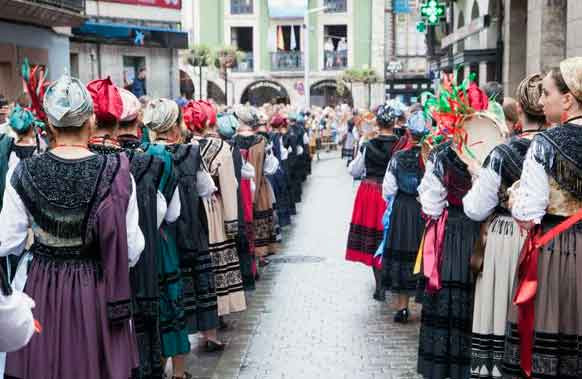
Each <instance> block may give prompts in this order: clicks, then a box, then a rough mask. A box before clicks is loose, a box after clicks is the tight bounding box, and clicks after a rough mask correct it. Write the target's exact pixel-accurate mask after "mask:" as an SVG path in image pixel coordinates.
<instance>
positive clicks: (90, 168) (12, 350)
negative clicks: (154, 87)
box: [0, 76, 311, 379]
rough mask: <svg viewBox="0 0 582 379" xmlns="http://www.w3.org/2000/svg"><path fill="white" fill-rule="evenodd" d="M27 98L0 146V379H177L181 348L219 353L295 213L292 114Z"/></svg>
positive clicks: (301, 164)
mask: <svg viewBox="0 0 582 379" xmlns="http://www.w3.org/2000/svg"><path fill="white" fill-rule="evenodd" d="M45 89H46V90H45ZM42 92H44V96H42V97H39V96H38V93H37V92H36V91H34V92H31V93H32V95H31V96H32V99H31V103H32V106H31V109H26V108H24V107H21V106H19V105H16V106H14V107H13V109H12V110H11V112H10V114H9V118H8V125H9V129H11V133H10V134H11V135H8V134H2V135H0V190H1V191H0V193H1V194H3V196H2V197H0V207H1V213H0V220H2V227H1V228H0V256H2V257H6V258H5V259H3V260H2V265H1V266H0V278H1V279H2V280H1V281H0V282H1V283H2V286H1V292H0V329H1V330H2V336H1V338H0V351H4V352H9V353H8V354H7V355H6V356H5V375H6V377H8V378H26V379H34V378H38V379H49V378H51V379H57V378H58V379H73V378H75V379H77V378H94V379H127V378H162V377H165V374H164V371H165V367H166V363H167V362H168V361H171V366H172V370H173V373H172V375H171V377H173V378H189V377H191V375H190V374H189V373H188V372H186V368H185V357H186V355H187V354H188V353H189V352H190V351H191V348H192V347H191V341H194V340H191V339H190V338H189V336H190V337H192V335H193V334H197V333H198V334H199V341H198V343H199V345H200V348H201V349H202V350H203V351H208V352H212V351H217V350H222V349H224V344H223V343H222V342H221V341H220V339H219V334H218V331H219V330H221V329H224V328H228V327H232V326H231V325H228V322H227V320H225V318H224V316H226V315H229V314H231V313H235V312H241V311H244V310H245V309H246V298H245V291H250V290H253V289H254V288H255V282H256V281H257V280H259V279H260V273H261V268H262V267H264V266H265V265H267V264H268V258H267V257H268V256H269V255H271V254H274V253H276V252H277V244H278V243H279V242H280V240H281V228H284V227H286V226H288V225H290V224H291V222H292V216H293V215H294V214H295V213H296V204H297V203H299V202H300V201H301V192H302V191H301V189H302V183H303V182H304V181H305V179H306V178H307V176H308V175H309V173H310V167H311V158H310V156H309V154H308V142H309V141H308V138H307V137H306V135H305V127H304V122H303V120H302V117H303V115H297V114H290V115H289V117H287V116H286V115H285V116H284V115H282V114H279V113H276V114H272V115H270V117H267V115H266V114H264V113H262V112H259V111H257V109H255V108H253V107H249V106H240V107H236V108H235V109H233V110H231V111H229V112H226V113H220V114H219V113H217V109H216V108H215V106H214V105H213V104H212V103H210V102H207V101H190V102H188V103H187V104H186V105H185V106H184V107H182V108H180V107H179V106H178V105H177V103H176V102H174V101H172V100H168V99H163V98H157V99H137V98H136V97H135V96H134V95H133V94H132V93H130V92H128V91H126V90H124V89H122V88H118V87H116V86H115V85H114V84H113V83H112V82H111V80H110V79H109V78H107V79H98V80H94V81H92V82H90V83H88V84H87V85H84V84H83V83H81V82H80V81H79V80H77V79H75V78H72V77H69V76H63V77H61V78H60V79H58V80H57V81H55V82H53V83H51V84H50V85H49V86H48V87H46V88H43V91H42ZM140 100H141V101H140ZM300 116H301V117H300ZM2 368H4V364H2Z"/></svg>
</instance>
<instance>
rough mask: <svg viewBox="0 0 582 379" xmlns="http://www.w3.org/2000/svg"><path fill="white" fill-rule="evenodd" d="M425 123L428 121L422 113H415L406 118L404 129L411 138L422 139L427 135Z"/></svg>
mask: <svg viewBox="0 0 582 379" xmlns="http://www.w3.org/2000/svg"><path fill="white" fill-rule="evenodd" d="M427 123H428V120H427V119H426V117H425V116H424V112H423V111H416V112H414V113H413V114H411V115H410V117H409V118H408V121H407V122H406V128H407V129H408V130H410V133H411V134H412V135H413V136H415V137H422V136H424V135H425V134H427V133H428V128H427Z"/></svg>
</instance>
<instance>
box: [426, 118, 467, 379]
mask: <svg viewBox="0 0 582 379" xmlns="http://www.w3.org/2000/svg"><path fill="white" fill-rule="evenodd" d="M433 111H435V112H438V113H440V110H438V109H434V110H433ZM470 188H471V174H470V173H469V171H468V168H467V165H466V164H465V163H464V162H463V161H461V159H460V158H459V157H458V156H457V154H456V153H455V151H454V150H453V149H452V147H451V143H450V142H446V143H444V144H442V145H439V146H438V147H436V152H435V153H431V156H430V158H429V163H427V166H426V170H425V174H424V177H423V179H422V181H421V184H420V186H419V188H418V192H419V198H420V202H421V204H422V211H423V213H424V214H425V215H426V216H427V217H428V218H429V222H428V223H427V226H426V228H427V230H426V237H425V242H424V257H425V259H424V272H425V273H426V272H427V271H430V277H428V278H427V293H425V295H424V299H423V307H422V315H421V328H420V341H419V353H418V372H419V373H420V374H421V375H422V376H423V377H424V378H430V379H444V378H451V379H466V378H468V377H470V363H471V322H472V313H473V276H472V274H471V271H470V268H469V261H470V257H471V254H472V252H473V247H474V245H475V241H476V239H477V236H478V234H479V224H478V223H476V222H474V221H472V220H471V219H469V218H468V217H467V216H465V214H464V212H463V208H462V199H463V197H464V196H465V195H466V193H467V192H468V191H469V189H470ZM429 235H430V237H431V238H430V239H429ZM428 251H430V254H428V253H427V252H428ZM427 256H428V257H430V258H434V259H432V260H431V261H427ZM437 262H438V263H437ZM439 263H440V264H439ZM427 266H429V267H431V266H432V267H431V268H430V269H427Z"/></svg>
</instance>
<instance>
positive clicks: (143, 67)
mask: <svg viewBox="0 0 582 379" xmlns="http://www.w3.org/2000/svg"><path fill="white" fill-rule="evenodd" d="M145 70H146V68H145V66H141V67H140V68H139V70H137V72H144V71H145Z"/></svg>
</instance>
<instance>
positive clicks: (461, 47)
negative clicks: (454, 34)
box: [457, 11, 465, 53]
mask: <svg viewBox="0 0 582 379" xmlns="http://www.w3.org/2000/svg"><path fill="white" fill-rule="evenodd" d="M463 26H465V15H464V14H463V11H461V12H459V21H458V22H457V29H461V28H462V27H463ZM457 50H458V52H459V53H460V52H463V51H465V40H464V39H462V40H460V41H459V42H457Z"/></svg>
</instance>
